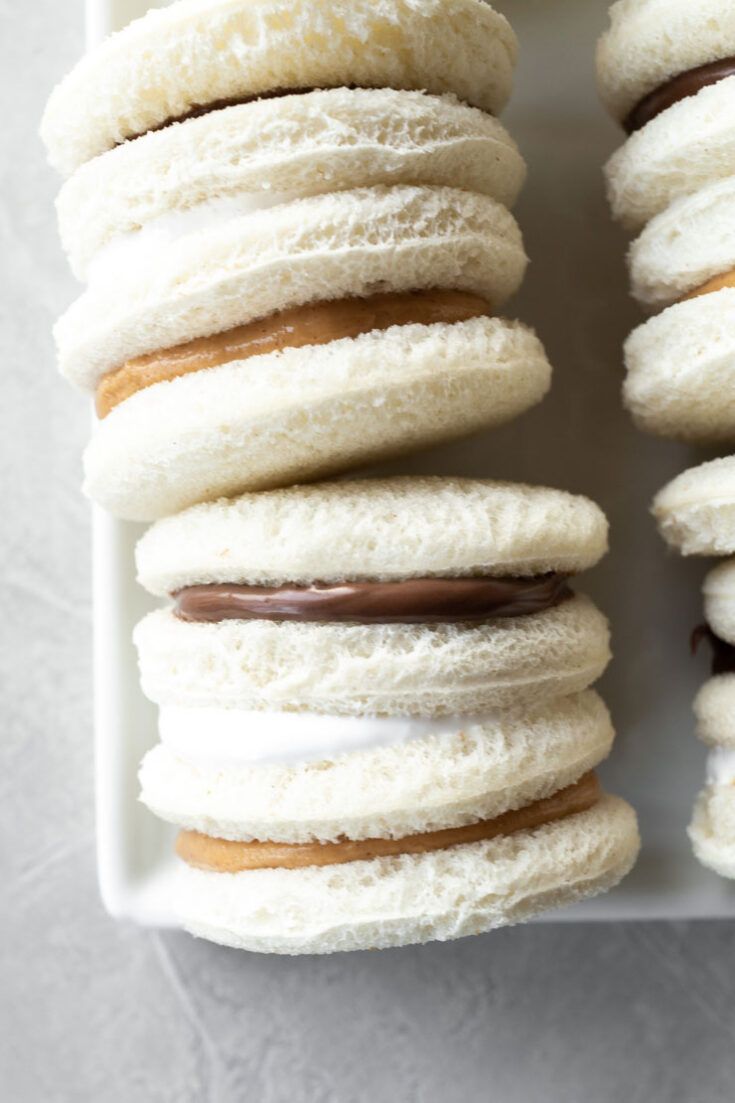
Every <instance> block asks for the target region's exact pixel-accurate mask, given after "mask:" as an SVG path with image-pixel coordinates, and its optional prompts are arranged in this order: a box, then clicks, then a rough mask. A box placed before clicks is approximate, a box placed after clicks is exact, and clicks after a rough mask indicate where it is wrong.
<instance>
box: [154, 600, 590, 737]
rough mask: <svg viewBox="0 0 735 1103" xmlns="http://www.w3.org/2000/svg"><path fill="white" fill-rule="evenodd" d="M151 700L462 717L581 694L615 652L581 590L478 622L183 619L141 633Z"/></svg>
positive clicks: (164, 612)
mask: <svg viewBox="0 0 735 1103" xmlns="http://www.w3.org/2000/svg"><path fill="white" fill-rule="evenodd" d="M134 638H135V643H136V646H137V648H138V655H139V660H140V669H141V676H142V685H143V691H144V693H145V694H146V695H147V696H148V697H149V698H150V699H151V700H152V701H154V702H156V704H159V705H176V706H182V707H197V706H208V705H216V706H217V707H224V708H243V709H256V710H258V709H267V710H275V711H283V710H293V711H304V712H316V713H326V714H330V715H337V716H339V715H346V716H372V715H378V716H384V715H412V716H462V715H468V714H472V713H482V712H488V711H491V710H495V709H502V708H513V707H516V706H518V707H520V706H521V705H533V704H535V703H537V702H541V701H546V700H549V699H551V698H553V697H565V696H568V695H569V694H571V693H578V692H579V691H580V690H582V689H586V688H587V687H588V686H590V685H591V684H592V683H593V682H595V681H596V680H597V679H598V678H599V677H600V675H601V674H602V672H603V671H604V669H605V667H606V666H607V664H608V662H609V659H610V645H609V632H608V625H607V621H606V620H605V618H604V616H603V615H602V613H600V612H599V610H597V609H596V608H595V606H594V605H593V604H592V602H591V601H590V600H589V598H587V597H583V596H582V595H577V596H576V597H574V598H573V599H571V600H569V601H565V602H563V603H562V604H561V605H557V606H556V607H554V608H552V609H548V610H546V611H545V612H542V613H537V614H534V615H532V616H523V617H508V618H505V619H503V618H496V619H494V620H488V621H484V622H481V623H479V624H472V623H467V624H417V625H409V624H368V625H360V624H331V623H330V624H324V623H298V622H289V621H283V622H278V621H265V620H251V621H246V620H229V621H222V622H219V623H215V624H204V623H186V622H184V621H183V620H179V619H178V618H177V617H176V616H175V615H174V613H173V612H172V611H171V610H170V609H158V610H156V611H155V612H153V613H150V614H149V615H148V616H147V617H144V619H143V620H142V621H141V622H140V623H139V624H138V626H137V628H136V630H135V637H134Z"/></svg>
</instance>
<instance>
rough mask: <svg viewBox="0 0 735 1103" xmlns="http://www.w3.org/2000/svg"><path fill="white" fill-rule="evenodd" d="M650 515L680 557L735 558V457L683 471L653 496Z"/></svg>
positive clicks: (713, 461)
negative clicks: (654, 518)
mask: <svg viewBox="0 0 735 1103" xmlns="http://www.w3.org/2000/svg"><path fill="white" fill-rule="evenodd" d="M653 513H654V516H655V517H656V519H657V521H658V527H659V531H660V533H661V535H662V536H663V538H664V540H666V542H667V543H668V544H670V545H671V547H673V548H676V549H677V551H679V552H681V554H682V555H733V554H735V456H725V457H724V458H723V459H719V460H710V462H709V463H703V464H700V465H699V467H692V468H690V469H689V470H688V471H684V472H683V473H682V474H681V475H679V476H678V477H677V478H676V479H673V480H672V481H671V482H670V483H668V484H667V486H665V487H664V488H663V490H661V491H659V493H658V494H657V495H656V498H655V499H654V503H653Z"/></svg>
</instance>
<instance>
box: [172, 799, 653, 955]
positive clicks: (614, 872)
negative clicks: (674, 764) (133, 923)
mask: <svg viewBox="0 0 735 1103" xmlns="http://www.w3.org/2000/svg"><path fill="white" fill-rule="evenodd" d="M639 847H640V840H639V837H638V828H637V824H636V818H635V813H634V812H633V810H632V808H630V807H629V805H627V804H626V803H625V801H622V800H620V799H619V798H617V797H611V796H604V797H603V798H602V799H601V800H600V801H599V802H598V803H597V804H596V805H595V806H594V807H593V808H591V809H589V810H588V811H587V812H582V813H579V814H578V815H575V816H571V817H569V818H568V819H566V820H562V821H560V822H558V823H554V824H550V825H547V826H545V827H542V828H539V829H538V830H536V831H533V832H519V833H517V834H516V835H511V836H508V837H506V838H503V839H495V840H491V841H489V842H482V843H474V844H471V845H465V846H458V847H453V848H451V849H449V850H443V851H435V852H434V853H431V854H422V855H419V856H403V857H400V858H377V859H374V860H373V861H370V862H352V863H349V864H348V865H346V866H340V867H335V866H331V867H330V866H325V867H322V868H313V867H312V868H310V869H304V870H257V871H255V872H249V873H236V874H227V873H208V872H203V871H201V870H194V869H190V868H188V867H185V866H182V868H181V869H180V870H179V871H178V875H179V881H178V886H177V890H176V900H175V908H176V911H177V913H178V915H179V917H180V919H181V921H182V922H183V924H184V926H185V927H186V928H187V929H188V930H189V931H190V932H191V933H193V934H196V935H198V936H200V937H203V938H207V939H209V940H211V941H213V942H219V943H221V944H223V945H227V946H234V947H239V948H241V949H246V950H253V951H258V952H261V953H280V954H317V953H318V954H323V953H334V952H335V951H344V950H365V949H385V948H387V947H390V946H405V945H409V944H412V943H421V942H429V941H432V940H436V941H441V942H445V941H448V940H450V939H455V938H462V937H464V936H466V935H474V934H481V933H483V932H485V931H490V930H493V929H494V928H497V927H504V926H509V925H510V924H512V923H520V922H522V921H524V920H526V919H530V918H531V916H533V915H536V914H538V913H539V912H541V911H545V910H547V909H550V908H557V907H561V906H563V905H567V904H571V903H574V902H575V901H578V900H582V899H585V898H586V897H589V896H593V895H596V894H598V893H600V892H605V891H607V890H608V889H610V888H612V887H613V886H614V885H616V884H617V883H618V882H619V881H620V880H621V879H622V878H623V877H624V876H625V875H626V874H627V873H628V872H629V871H630V869H631V868H632V866H633V864H634V862H635V859H636V857H637V854H638V850H639Z"/></svg>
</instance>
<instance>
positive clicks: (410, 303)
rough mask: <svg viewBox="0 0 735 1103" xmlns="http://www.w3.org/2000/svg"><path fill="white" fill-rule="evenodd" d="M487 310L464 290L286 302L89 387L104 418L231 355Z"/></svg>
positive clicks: (132, 363) (142, 359)
mask: <svg viewBox="0 0 735 1103" xmlns="http://www.w3.org/2000/svg"><path fill="white" fill-rule="evenodd" d="M491 313H492V310H491V307H490V304H489V303H488V302H487V301H486V300H485V299H482V298H480V296H479V295H473V294H471V293H469V292H465V291H410V292H406V293H403V294H398V293H396V294H384V295H372V296H370V297H369V298H365V299H341V300H337V301H335V302H321V303H311V304H309V305H306V306H297V307H293V308H292V309H290V310H283V311H281V312H280V313H279V314H273V315H271V316H270V317H268V318H261V319H260V320H258V321H256V322H248V323H247V325H242V326H237V328H235V329H230V330H227V332H225V333H218V334H216V335H215V336H213V337H198V338H197V339H196V340H194V341H187V342H186V344H183V345H176V346H175V347H173V348H169V349H164V350H163V351H161V352H151V353H148V354H147V355H145V356H138V357H136V358H135V359H133V360H128V361H126V363H124V364H122V365H121V366H120V367H119V368H115V370H114V371H111V372H108V373H107V374H106V375H103V376H102V378H101V379H100V381H99V383H98V384H97V401H96V406H97V414H98V416H99V417H101V418H104V417H107V415H108V414H109V413H110V411H111V410H113V409H114V408H115V406H118V405H119V404H120V403H121V402H124V401H125V399H126V398H130V396H131V395H134V394H135V393H136V392H137V391H142V390H144V389H145V388H146V387H152V386H153V385H154V384H156V383H164V382H168V381H170V380H172V379H178V378H179V376H182V375H188V374H189V373H191V372H197V371H205V370H206V369H207V368H216V367H219V366H220V365H222V364H229V363H232V362H233V361H235V360H248V359H250V357H251V356H263V355H265V354H266V353H271V352H280V351H282V350H283V349H288V348H303V347H304V346H306V345H327V344H329V343H330V342H332V341H339V340H342V339H343V338H354V337H359V336H360V335H361V334H363V333H371V332H373V331H374V330H386V329H390V328H391V327H392V326H408V325H427V326H428V325H435V324H436V323H444V324H449V325H451V324H453V323H455V322H466V321H468V320H469V319H470V318H480V317H483V316H488V315H490V314H491Z"/></svg>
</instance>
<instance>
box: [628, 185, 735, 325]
mask: <svg viewBox="0 0 735 1103" xmlns="http://www.w3.org/2000/svg"><path fill="white" fill-rule="evenodd" d="M628 265H629V268H630V278H631V285H632V290H633V295H634V296H635V298H636V299H638V301H639V302H640V303H643V304H644V305H646V306H649V307H653V308H658V307H661V306H670V305H671V304H672V303H674V302H676V301H677V300H678V299H680V298H681V297H682V296H683V295H686V294H688V293H689V292H690V291H695V290H696V289H697V288H699V287H702V285H703V284H705V283H707V281H708V280H710V279H712V278H713V277H714V276H721V275H724V274H725V273H726V272H730V271H732V269H733V268H735V177H728V178H727V179H726V180H715V181H714V183H712V184H707V185H706V186H705V187H703V188H701V189H700V190H699V191H697V192H695V193H694V194H693V195H686V196H684V197H683V198H682V199H677V200H676V201H675V202H674V203H672V205H671V206H670V207H668V208H667V209H666V210H665V211H662V212H661V214H659V215H656V217H655V218H654V219H653V220H652V221H651V222H649V224H648V225H647V226H646V228H645V230H644V231H643V233H642V234H641V235H640V237H638V238H637V240H636V241H634V242H633V244H632V245H631V247H630V253H629V255H628Z"/></svg>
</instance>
